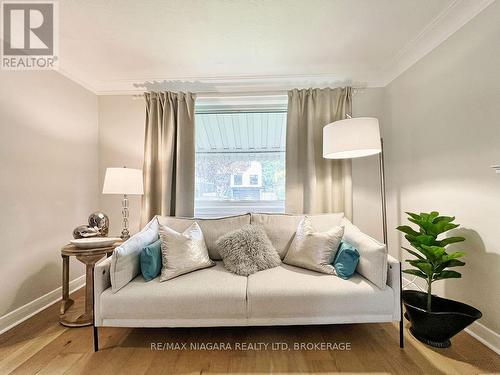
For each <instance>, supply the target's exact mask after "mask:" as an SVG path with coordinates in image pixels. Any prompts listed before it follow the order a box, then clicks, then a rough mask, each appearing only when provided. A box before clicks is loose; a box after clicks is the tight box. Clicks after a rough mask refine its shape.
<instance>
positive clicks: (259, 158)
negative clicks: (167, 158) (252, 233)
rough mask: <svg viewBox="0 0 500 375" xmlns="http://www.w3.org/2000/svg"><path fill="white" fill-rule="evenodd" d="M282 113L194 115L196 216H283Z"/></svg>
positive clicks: (251, 112) (273, 111) (232, 112)
mask: <svg viewBox="0 0 500 375" xmlns="http://www.w3.org/2000/svg"><path fill="white" fill-rule="evenodd" d="M285 130H286V111H284V110H280V111H277V110H261V111H240V112H236V111H227V110H226V111H199V110H198V109H197V112H196V183H195V215H196V216H197V217H217V216H227V215H235V214H240V213H246V212H284V211H285Z"/></svg>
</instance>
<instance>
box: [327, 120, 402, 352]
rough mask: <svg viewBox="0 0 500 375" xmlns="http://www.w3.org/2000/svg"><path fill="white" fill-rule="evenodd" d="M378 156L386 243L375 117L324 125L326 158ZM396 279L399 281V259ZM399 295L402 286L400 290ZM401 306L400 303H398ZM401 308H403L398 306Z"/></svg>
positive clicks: (380, 152) (381, 148) (381, 145)
mask: <svg viewBox="0 0 500 375" xmlns="http://www.w3.org/2000/svg"><path fill="white" fill-rule="evenodd" d="M377 154H378V156H379V168H380V195H381V198H382V226H383V236H384V244H385V245H386V247H387V208H386V200H385V169H384V141H383V139H382V138H381V137H380V127H379V123H378V120H377V119H376V118H373V117H356V118H352V117H350V116H349V118H347V119H345V120H339V121H335V122H332V123H330V124H328V125H326V126H325V127H324V128H323V157H324V158H326V159H353V158H359V157H364V156H370V155H377ZM399 269H400V277H399V283H400V286H401V285H402V284H401V283H402V277H401V262H400V263H399ZM400 295H401V290H400ZM401 308H402V307H401ZM401 311H402V310H401ZM399 335H400V337H399V340H400V346H401V347H403V317H402V313H401V320H400V323H399Z"/></svg>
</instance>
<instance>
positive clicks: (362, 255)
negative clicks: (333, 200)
mask: <svg viewBox="0 0 500 375" xmlns="http://www.w3.org/2000/svg"><path fill="white" fill-rule="evenodd" d="M343 240H344V241H346V242H348V243H350V244H351V245H353V246H354V247H355V248H356V249H357V250H358V252H359V263H358V267H357V268H356V272H357V273H359V274H360V275H361V276H363V277H364V278H365V279H368V280H370V281H371V282H372V283H374V284H375V285H376V286H378V287H379V288H380V289H385V288H386V286H387V285H386V284H387V247H386V246H385V245H384V244H383V243H380V242H378V241H377V240H375V239H373V238H371V237H370V236H368V235H367V234H364V233H363V232H361V231H360V230H359V228H358V227H356V226H355V225H353V224H352V223H351V222H350V221H349V220H347V219H344V238H343Z"/></svg>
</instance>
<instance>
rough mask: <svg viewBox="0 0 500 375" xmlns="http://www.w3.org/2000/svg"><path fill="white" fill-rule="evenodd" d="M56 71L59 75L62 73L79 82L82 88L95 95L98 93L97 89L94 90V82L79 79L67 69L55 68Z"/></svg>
mask: <svg viewBox="0 0 500 375" xmlns="http://www.w3.org/2000/svg"><path fill="white" fill-rule="evenodd" d="M56 72H57V73H59V74H60V75H62V76H63V77H65V78H67V79H69V80H71V81H73V82H75V83H77V84H79V85H80V86H82V87H83V88H84V89H86V90H88V91H90V92H92V93H94V94H96V95H99V93H98V91H97V90H96V82H93V83H90V82H88V81H85V80H82V79H80V78H79V77H77V76H76V75H75V74H73V73H70V72H69V71H68V70H66V69H61V68H59V69H57V70H56Z"/></svg>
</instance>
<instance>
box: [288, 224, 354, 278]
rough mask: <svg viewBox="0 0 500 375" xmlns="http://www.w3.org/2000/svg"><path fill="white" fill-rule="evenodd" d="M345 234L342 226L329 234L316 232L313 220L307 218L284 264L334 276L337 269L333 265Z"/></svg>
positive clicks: (297, 233) (336, 227) (328, 232)
mask: <svg viewBox="0 0 500 375" xmlns="http://www.w3.org/2000/svg"><path fill="white" fill-rule="evenodd" d="M343 234H344V228H342V227H341V226H335V227H333V228H331V229H330V230H328V231H327V232H315V230H314V228H313V225H312V220H311V218H310V217H309V216H305V217H304V218H303V219H302V220H301V221H300V223H299V226H298V227H297V232H296V233H295V237H294V239H293V241H292V244H291V245H290V248H289V249H288V252H287V254H286V256H285V259H284V260H283V262H284V263H286V264H290V265H292V266H297V267H302V268H306V269H309V270H312V271H317V272H322V273H327V274H331V275H333V274H335V268H333V266H332V263H333V259H334V258H335V254H336V253H337V250H338V248H339V244H340V241H341V240H342V235H343Z"/></svg>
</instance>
